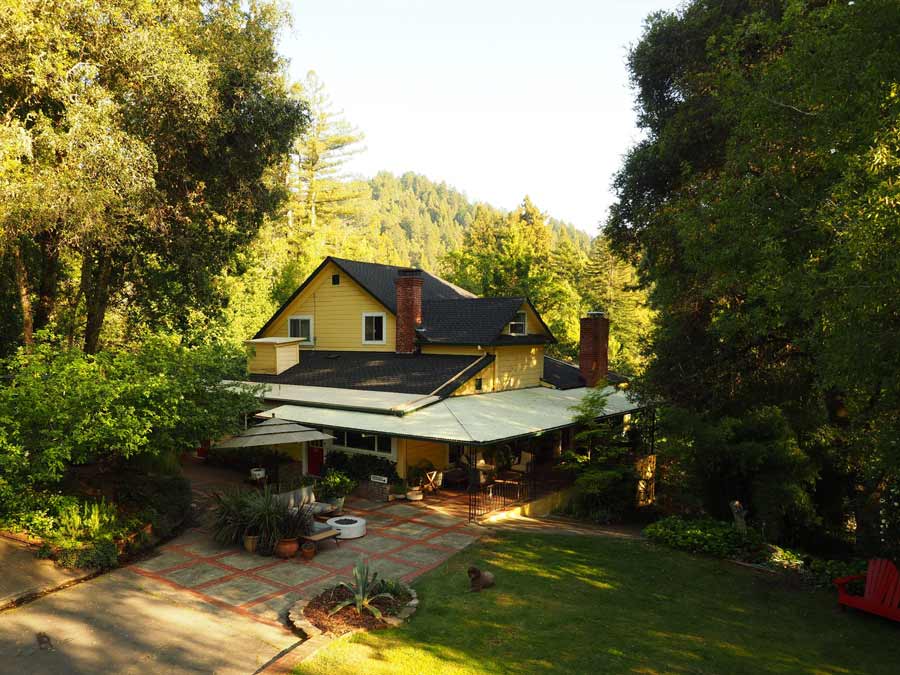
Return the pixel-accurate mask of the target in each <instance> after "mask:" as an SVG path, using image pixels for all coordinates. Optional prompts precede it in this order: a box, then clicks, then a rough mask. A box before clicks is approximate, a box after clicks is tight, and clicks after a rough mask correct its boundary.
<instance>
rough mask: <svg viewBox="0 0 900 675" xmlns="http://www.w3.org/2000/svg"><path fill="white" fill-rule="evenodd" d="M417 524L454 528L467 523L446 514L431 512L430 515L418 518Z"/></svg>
mask: <svg viewBox="0 0 900 675" xmlns="http://www.w3.org/2000/svg"><path fill="white" fill-rule="evenodd" d="M416 522H417V523H428V524H429V525H434V526H435V527H454V526H456V525H462V524H463V523H464V522H465V521H464V520H463V519H462V518H456V517H454V516H448V515H447V514H446V513H435V512H434V511H429V512H428V515H422V516H416Z"/></svg>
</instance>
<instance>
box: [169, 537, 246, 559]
mask: <svg viewBox="0 0 900 675" xmlns="http://www.w3.org/2000/svg"><path fill="white" fill-rule="evenodd" d="M179 544H180V546H181V547H182V548H183V549H184V550H185V551H187V552H188V553H193V554H194V555H196V556H200V557H201V558H211V557H212V556H215V555H219V554H220V553H225V552H226V551H233V550H235V549H234V546H225V545H224V544H220V543H218V542H217V541H216V540H215V539H213V538H212V537H211V536H210V535H208V534H202V535H201V534H198V535H197V536H196V537H193V538H192V539H191V540H189V541H188V542H187V543H185V544H182V543H180V542H179Z"/></svg>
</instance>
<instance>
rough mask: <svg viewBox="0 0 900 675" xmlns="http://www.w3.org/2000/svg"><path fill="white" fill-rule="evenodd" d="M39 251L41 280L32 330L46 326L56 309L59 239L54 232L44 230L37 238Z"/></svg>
mask: <svg viewBox="0 0 900 675" xmlns="http://www.w3.org/2000/svg"><path fill="white" fill-rule="evenodd" d="M37 242H38V245H39V246H40V250H41V278H40V280H39V284H38V289H37V291H38V303H37V307H36V309H35V312H34V329H35V330H40V329H41V328H44V327H46V326H47V324H48V323H49V322H50V318H51V317H52V315H53V311H54V309H55V307H56V297H57V291H58V288H59V269H60V264H59V237H58V236H57V234H56V232H55V231H50V230H45V231H44V232H41V234H39V235H38V237H37Z"/></svg>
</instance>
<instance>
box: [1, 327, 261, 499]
mask: <svg viewBox="0 0 900 675" xmlns="http://www.w3.org/2000/svg"><path fill="white" fill-rule="evenodd" d="M238 363H240V361H238V360H237V358H236V357H235V355H234V354H232V353H231V352H229V351H228V350H224V349H222V348H214V347H211V346H201V347H195V348H193V349H188V348H185V347H183V346H180V345H179V344H177V342H176V341H174V340H170V339H163V338H154V339H149V340H148V341H147V342H145V343H144V344H143V345H141V346H140V347H139V348H138V349H136V350H134V351H125V350H122V351H115V352H113V351H108V352H103V353H101V354H97V355H93V356H91V355H85V354H83V353H82V352H81V351H79V350H75V349H65V348H62V347H61V345H59V344H53V343H50V342H41V343H39V344H38V345H37V346H36V347H35V349H34V350H33V351H31V352H26V351H25V350H20V351H19V352H18V353H17V354H16V356H14V357H13V358H12V359H10V361H9V362H8V363H7V364H5V365H6V372H7V374H8V375H9V378H10V379H9V381H8V384H7V386H4V387H2V388H0V419H2V420H4V431H3V433H2V434H0V484H6V485H10V486H17V488H19V489H24V488H29V487H32V486H41V485H46V484H53V483H56V482H58V481H59V480H61V479H62V478H63V476H64V475H65V473H66V471H67V470H68V469H69V468H70V467H71V466H73V465H77V464H85V463H95V462H108V463H115V462H121V461H122V460H124V459H128V458H130V457H134V456H136V455H142V454H146V455H156V456H159V455H164V454H175V453H179V452H181V451H184V450H187V449H190V448H193V447H196V446H197V445H198V444H199V443H200V442H201V441H203V440H204V439H208V438H216V437H219V436H221V435H223V434H226V433H229V432H232V433H233V432H236V431H237V430H238V423H239V421H240V419H241V416H242V414H244V413H246V412H249V411H251V410H253V409H255V407H256V405H257V400H256V397H255V396H254V394H253V392H252V391H250V390H247V389H241V388H236V387H231V386H227V385H224V384H223V383H222V381H223V380H225V379H229V378H233V377H235V376H237V375H238V369H237V364H238ZM242 372H243V369H241V370H240V373H242Z"/></svg>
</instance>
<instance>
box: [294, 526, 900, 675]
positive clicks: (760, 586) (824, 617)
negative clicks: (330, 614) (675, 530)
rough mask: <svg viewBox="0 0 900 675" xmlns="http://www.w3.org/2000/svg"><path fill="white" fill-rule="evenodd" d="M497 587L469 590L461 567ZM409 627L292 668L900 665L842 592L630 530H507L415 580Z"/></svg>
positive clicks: (895, 645) (893, 641)
mask: <svg viewBox="0 0 900 675" xmlns="http://www.w3.org/2000/svg"><path fill="white" fill-rule="evenodd" d="M472 562H475V563H476V564H478V565H482V566H483V567H485V568H487V569H490V570H492V571H494V572H495V573H496V575H497V579H498V585H497V587H496V588H494V589H490V590H488V591H485V592H483V593H481V594H475V593H467V592H466V588H467V583H466V582H467V580H466V577H465V569H466V567H467V566H468V565H469V564H470V563H472ZM416 587H417V588H418V589H419V593H420V597H421V606H420V607H419V611H418V612H417V613H416V615H415V616H414V617H413V618H412V620H411V621H410V622H409V623H407V624H406V625H404V626H403V627H402V628H399V629H394V630H386V631H378V632H376V633H371V634H358V635H355V636H353V637H352V638H350V639H340V640H336V641H334V642H333V643H331V644H330V645H329V646H328V647H326V648H325V649H324V650H323V651H321V652H319V654H318V655H317V656H316V657H315V658H313V659H312V660H311V661H309V662H307V663H306V664H303V665H302V666H301V667H300V668H299V669H298V670H297V671H296V672H297V673H298V674H299V673H304V674H305V673H309V674H313V673H317V674H319V673H320V674H322V675H338V674H342V673H345V674H347V675H350V674H351V673H352V674H355V673H366V674H367V675H377V674H380V673H385V674H388V673H390V674H391V675H395V674H399V673H410V674H411V675H412V674H416V675H419V674H424V673H436V674H441V675H444V674H446V675H449V674H451V673H452V674H458V673H537V672H546V673H619V672H639V673H668V672H681V673H684V672H689V673H717V674H718V673H815V674H825V673H842V674H849V673H896V672H898V668H900V665H898V664H900V625H898V624H896V623H891V622H888V621H884V620H879V619H876V618H875V617H871V616H867V615H863V614H859V613H857V612H853V611H847V612H841V611H839V610H838V608H837V603H836V601H835V595H834V594H833V593H829V592H819V593H810V592H808V591H800V590H792V589H790V588H786V587H785V585H784V584H783V582H781V581H776V580H773V579H771V578H769V577H767V576H762V575H761V574H759V573H756V572H753V571H749V570H744V569H741V568H738V567H736V566H734V565H730V564H728V563H724V562H719V561H716V560H710V559H706V558H699V557H694V556H690V555H687V554H684V553H680V552H677V551H670V550H667V549H662V548H658V547H655V546H653V545H651V544H648V543H644V542H636V541H623V540H614V539H607V538H594V537H575V536H562V535H558V536H557V535H547V536H540V535H534V534H514V535H513V534H510V535H506V534H504V535H501V536H498V537H495V538H492V539H489V540H484V541H483V542H482V543H481V544H479V545H476V546H474V547H471V548H470V549H468V550H466V551H464V552H462V553H461V554H459V555H457V556H455V557H454V558H452V559H451V560H450V561H448V563H447V564H445V565H443V566H442V567H440V568H438V569H436V570H434V571H432V572H431V573H429V574H428V575H426V576H425V577H423V578H422V579H421V580H420V581H419V582H418V583H417V584H416Z"/></svg>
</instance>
